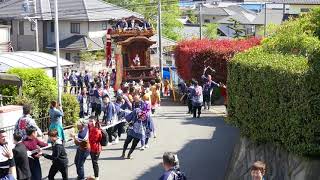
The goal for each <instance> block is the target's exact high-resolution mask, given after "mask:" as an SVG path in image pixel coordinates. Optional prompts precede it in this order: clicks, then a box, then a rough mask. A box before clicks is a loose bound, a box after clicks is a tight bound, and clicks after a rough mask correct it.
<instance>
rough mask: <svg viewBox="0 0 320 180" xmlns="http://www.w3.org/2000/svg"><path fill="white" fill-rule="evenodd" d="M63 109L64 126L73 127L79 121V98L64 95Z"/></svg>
mask: <svg viewBox="0 0 320 180" xmlns="http://www.w3.org/2000/svg"><path fill="white" fill-rule="evenodd" d="M62 109H63V112H64V117H63V124H64V125H65V126H69V125H73V124H74V123H76V122H77V120H78V119H79V112H80V106H79V103H78V100H77V98H76V97H75V96H74V95H71V94H63V96H62Z"/></svg>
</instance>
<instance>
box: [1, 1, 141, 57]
mask: <svg viewBox="0 0 320 180" xmlns="http://www.w3.org/2000/svg"><path fill="white" fill-rule="evenodd" d="M24 2H25V1H21V0H10V2H4V3H1V4H0V19H1V20H2V21H5V22H6V23H7V24H8V25H11V27H12V33H11V42H12V46H13V48H14V49H15V50H18V51H33V50H35V47H36V36H35V26H34V23H32V21H31V22H30V21H29V20H30V17H36V18H37V20H38V31H39V33H38V34H39V40H38V42H39V47H40V51H45V52H52V51H55V35H54V31H55V27H54V17H55V14H54V10H55V7H54V0H36V3H37V4H36V7H37V9H36V11H34V9H33V8H25V9H24V8H23V7H26V4H24ZM27 7H34V6H33V5H32V4H31V5H30V6H27ZM58 12H59V38H60V42H59V43H60V48H61V50H60V56H61V57H63V58H65V59H67V60H71V61H73V62H76V61H78V60H79V54H80V53H81V52H82V51H97V50H102V49H103V48H104V45H103V44H104V43H103V38H104V36H105V34H106V30H107V29H108V28H111V27H112V25H113V20H114V19H121V18H123V17H128V16H131V15H133V16H137V17H140V16H141V15H140V14H138V13H135V12H132V11H129V10H127V9H124V8H121V7H118V6H115V5H112V4H109V3H105V2H103V1H102V0H58ZM28 17H29V18H28Z"/></svg>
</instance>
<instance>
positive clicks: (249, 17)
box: [201, 4, 283, 37]
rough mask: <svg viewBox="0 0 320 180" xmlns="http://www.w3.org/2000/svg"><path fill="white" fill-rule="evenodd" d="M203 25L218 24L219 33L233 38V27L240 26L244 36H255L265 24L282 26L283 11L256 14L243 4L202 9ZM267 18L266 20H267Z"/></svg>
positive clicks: (273, 10) (263, 10)
mask: <svg viewBox="0 0 320 180" xmlns="http://www.w3.org/2000/svg"><path fill="white" fill-rule="evenodd" d="M201 15H202V24H206V23H216V24H219V27H218V33H219V34H220V35H222V36H226V37H233V36H234V33H235V31H234V29H233V26H234V24H235V22H236V23H238V24H239V29H242V31H243V33H242V35H244V36H254V35H256V33H257V32H258V29H260V28H261V27H262V26H264V25H265V24H266V25H267V24H271V23H273V24H281V22H282V21H281V20H282V16H283V11H282V9H273V8H271V9H269V8H268V9H267V13H265V8H263V9H262V10H260V12H255V11H251V10H248V9H247V8H245V7H243V6H242V5H241V4H239V5H238V4H236V5H228V6H226V7H219V6H214V7H203V8H202V12H201ZM265 16H266V18H265Z"/></svg>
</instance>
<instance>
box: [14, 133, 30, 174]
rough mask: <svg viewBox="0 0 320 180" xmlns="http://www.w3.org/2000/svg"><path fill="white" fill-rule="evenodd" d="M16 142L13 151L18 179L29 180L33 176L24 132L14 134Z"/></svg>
mask: <svg viewBox="0 0 320 180" xmlns="http://www.w3.org/2000/svg"><path fill="white" fill-rule="evenodd" d="M13 140H14V144H15V145H16V146H15V147H14V149H13V150H12V152H13V158H14V161H15V162H18V163H16V169H17V179H18V180H23V179H25V180H27V179H30V178H31V171H30V167H29V160H28V153H27V148H26V146H25V145H24V144H23V143H22V134H21V133H20V132H15V133H14V134H13Z"/></svg>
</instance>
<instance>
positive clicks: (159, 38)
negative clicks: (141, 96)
mask: <svg viewBox="0 0 320 180" xmlns="http://www.w3.org/2000/svg"><path fill="white" fill-rule="evenodd" d="M161 36H162V35H161V0H158V53H159V68H160V77H161V79H162V77H163V62H162V42H161V40H162V38H161Z"/></svg>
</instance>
